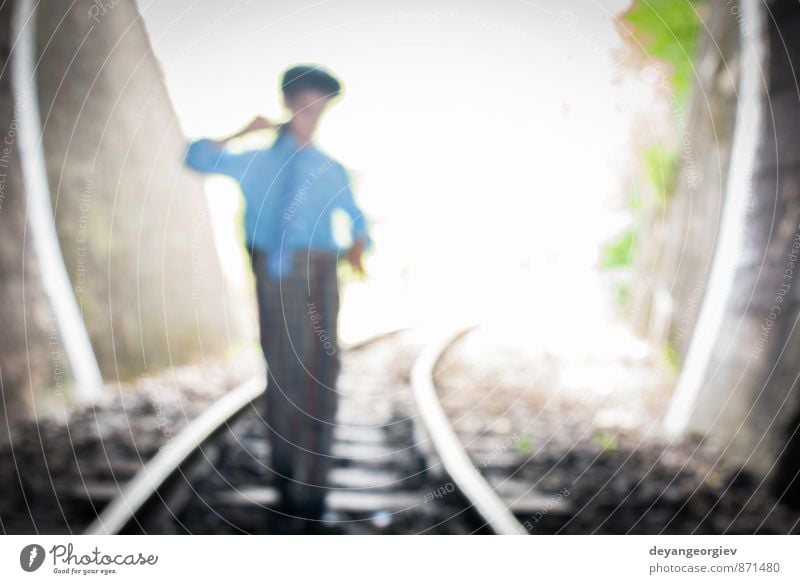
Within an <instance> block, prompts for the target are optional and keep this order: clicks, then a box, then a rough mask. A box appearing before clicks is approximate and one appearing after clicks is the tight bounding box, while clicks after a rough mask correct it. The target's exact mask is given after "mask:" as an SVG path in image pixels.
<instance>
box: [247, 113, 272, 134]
mask: <svg viewBox="0 0 800 584" xmlns="http://www.w3.org/2000/svg"><path fill="white" fill-rule="evenodd" d="M274 127H275V124H274V123H272V122H271V121H270V120H268V119H267V118H265V117H264V116H256V117H254V118H253V121H251V122H250V124H248V126H247V127H246V128H245V129H244V130H242V134H247V133H249V132H258V131H259V130H269V129H271V128H274Z"/></svg>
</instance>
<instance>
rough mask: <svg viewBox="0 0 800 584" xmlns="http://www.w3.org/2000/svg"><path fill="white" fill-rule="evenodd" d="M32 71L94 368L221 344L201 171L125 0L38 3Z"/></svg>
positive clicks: (160, 362) (137, 368)
mask: <svg viewBox="0 0 800 584" xmlns="http://www.w3.org/2000/svg"><path fill="white" fill-rule="evenodd" d="M38 39H39V54H40V57H41V65H40V71H39V76H38V82H39V99H40V109H41V114H42V122H43V127H44V142H45V144H44V146H45V156H46V159H47V162H48V171H49V180H50V188H51V191H52V196H53V205H54V208H55V212H56V221H57V226H58V234H59V238H60V241H61V247H62V251H63V254H64V259H65V262H66V266H67V269H68V271H69V274H70V277H71V280H72V283H73V285H74V289H75V293H76V297H77V299H78V302H79V304H80V306H81V307H82V310H83V314H84V318H85V321H86V323H87V327H88V329H89V334H90V337H91V339H92V344H93V346H94V349H95V352H96V353H97V356H98V360H99V363H100V367H101V369H102V371H103V373H104V376H105V377H106V379H114V378H116V377H117V376H121V377H130V376H135V375H138V374H140V373H142V372H144V371H146V370H153V369H158V368H161V367H166V366H170V365H174V364H180V363H184V362H186V361H187V360H191V359H199V358H200V356H201V355H203V354H214V353H218V352H219V351H221V350H222V349H223V348H224V346H225V336H226V335H225V328H224V298H223V291H224V282H223V278H222V273H221V271H220V266H219V262H218V258H217V255H216V251H215V246H214V242H213V237H212V235H213V234H212V231H211V225H210V218H209V215H208V209H207V207H206V200H205V197H204V194H203V189H202V183H201V182H200V180H199V179H198V178H197V177H196V176H193V175H192V174H190V173H189V172H187V171H186V170H185V169H184V167H183V165H182V156H183V152H184V147H185V140H184V137H183V135H182V133H181V129H180V127H179V125H178V122H177V119H176V116H175V112H174V111H173V108H172V105H171V102H170V99H169V95H168V92H167V90H166V87H165V83H164V79H163V75H162V71H161V70H160V67H159V64H158V61H157V59H156V57H155V56H154V55H153V53H152V49H151V45H150V41H149V38H148V35H147V32H146V30H145V27H144V23H143V21H142V19H141V16H140V15H139V13H138V11H137V8H136V5H135V2H134V1H133V0H119V1H118V2H114V3H106V4H105V5H104V6H103V7H102V9H101V8H100V4H98V3H95V2H92V1H88V0H87V1H79V2H75V3H74V4H71V5H70V4H67V3H63V4H62V3H54V4H52V5H48V7H47V9H46V10H40V11H39V20H38Z"/></svg>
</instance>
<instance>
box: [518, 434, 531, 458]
mask: <svg viewBox="0 0 800 584" xmlns="http://www.w3.org/2000/svg"><path fill="white" fill-rule="evenodd" d="M515 447H516V450H517V454H519V455H520V456H524V455H526V454H530V452H531V450H532V449H533V440H532V439H531V436H530V434H523V435H522V436H520V437H519V438H517V442H516V444H515Z"/></svg>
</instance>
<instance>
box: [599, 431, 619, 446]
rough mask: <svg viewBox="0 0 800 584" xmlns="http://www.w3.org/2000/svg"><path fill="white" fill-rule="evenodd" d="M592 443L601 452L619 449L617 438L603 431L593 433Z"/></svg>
mask: <svg viewBox="0 0 800 584" xmlns="http://www.w3.org/2000/svg"><path fill="white" fill-rule="evenodd" d="M593 439H594V443H595V444H597V445H598V446H599V447H600V448H602V449H603V450H611V451H614V450H617V449H618V448H619V442H617V437H616V436H614V435H613V434H609V433H608V432H606V431H605V430H601V429H598V430H597V431H595V433H594V436H593Z"/></svg>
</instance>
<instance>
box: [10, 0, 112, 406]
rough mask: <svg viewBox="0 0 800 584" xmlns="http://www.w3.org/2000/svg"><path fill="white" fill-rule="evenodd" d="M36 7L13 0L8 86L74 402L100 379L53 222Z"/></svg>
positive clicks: (38, 249) (36, 241)
mask: <svg viewBox="0 0 800 584" xmlns="http://www.w3.org/2000/svg"><path fill="white" fill-rule="evenodd" d="M37 6H38V2H34V1H33V0H18V1H17V2H14V13H13V18H12V24H11V26H12V32H11V35H12V38H13V39H14V42H15V45H14V48H13V58H12V61H11V86H12V94H13V96H14V102H15V104H16V105H17V107H18V110H19V118H20V119H19V131H18V135H17V151H18V154H19V163H20V172H21V175H22V182H23V184H24V189H25V194H26V201H27V220H28V223H29V224H30V228H31V234H32V236H31V239H32V241H33V248H34V251H35V253H36V258H37V260H38V261H39V264H40V268H39V271H40V273H41V278H42V284H43V286H44V289H45V292H46V294H47V296H48V298H49V300H50V303H51V305H52V311H53V313H54V316H55V320H56V322H57V323H58V334H59V335H60V337H61V340H62V341H63V345H64V350H65V352H66V354H67V356H68V358H69V363H70V365H71V371H72V375H73V378H74V380H75V385H74V388H73V393H74V395H75V396H76V397H77V398H78V399H80V400H91V399H93V398H94V397H96V396H98V395H100V393H101V392H102V391H103V378H102V376H101V374H100V368H99V367H98V365H97V357H96V356H95V354H94V350H93V349H92V344H91V342H90V340H89V333H88V332H87V330H86V325H85V324H84V322H83V317H82V316H81V311H80V308H79V307H78V302H77V300H76V299H75V294H74V293H73V291H72V284H71V283H70V280H69V275H68V274H67V268H66V267H65V266H64V256H63V255H62V254H61V246H60V244H59V242H58V235H57V234H56V229H55V219H54V218H53V204H52V202H51V198H50V186H49V185H48V182H47V166H46V165H45V160H44V149H43V148H42V139H43V133H42V122H41V118H40V117H39V99H38V97H37V96H38V88H37V84H36V31H35V29H36V8H37Z"/></svg>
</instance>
